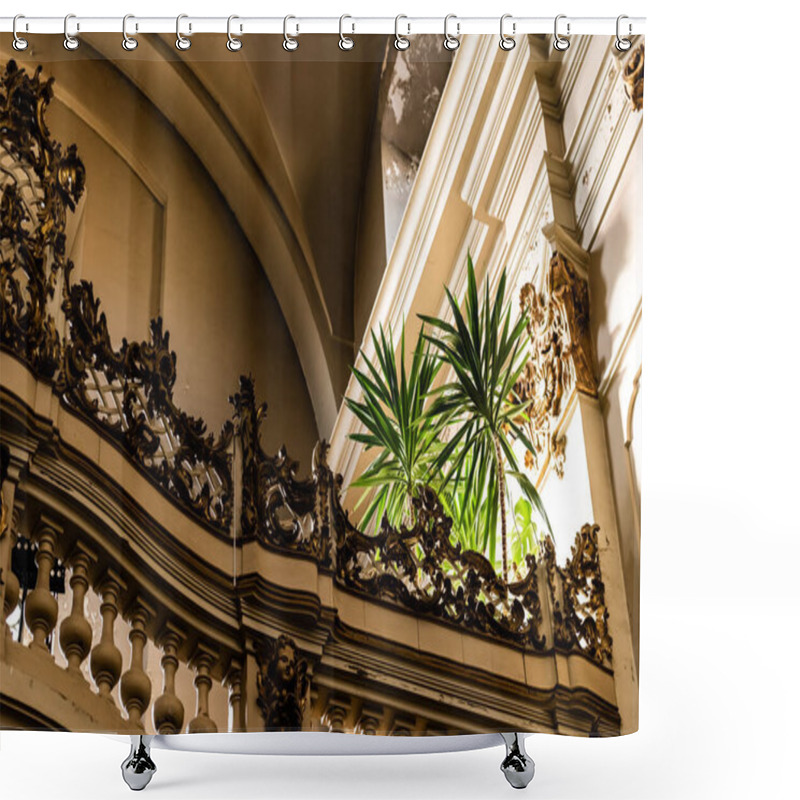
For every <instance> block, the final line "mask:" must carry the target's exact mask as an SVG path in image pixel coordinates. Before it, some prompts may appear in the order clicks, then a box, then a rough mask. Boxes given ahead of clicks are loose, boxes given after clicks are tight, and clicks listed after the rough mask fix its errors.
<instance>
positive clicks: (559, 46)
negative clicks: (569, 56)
mask: <svg viewBox="0 0 800 800" xmlns="http://www.w3.org/2000/svg"><path fill="white" fill-rule="evenodd" d="M566 18H567V15H566V14H559V15H558V16H557V17H556V21H555V22H554V23H553V47H555V49H556V50H558V51H559V52H562V53H563V52H564V50H566V49H567V48H568V47H569V39H565V38H564V37H563V36H560V35H559V33H558V21H559V20H560V19H566ZM567 36H569V22H567Z"/></svg>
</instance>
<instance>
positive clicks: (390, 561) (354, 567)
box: [334, 490, 545, 650]
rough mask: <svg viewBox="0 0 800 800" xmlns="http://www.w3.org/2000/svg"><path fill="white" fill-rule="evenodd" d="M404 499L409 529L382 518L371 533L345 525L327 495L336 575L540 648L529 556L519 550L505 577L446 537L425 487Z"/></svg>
mask: <svg viewBox="0 0 800 800" xmlns="http://www.w3.org/2000/svg"><path fill="white" fill-rule="evenodd" d="M412 502H413V503H414V507H415V518H416V523H415V525H414V527H413V528H411V529H407V528H405V527H402V528H401V529H400V530H395V529H393V528H391V527H390V526H389V525H388V523H387V522H386V520H385V519H384V522H383V524H382V526H381V529H380V532H379V533H378V534H377V535H376V536H366V535H365V534H363V533H361V532H360V531H358V530H357V529H356V528H355V527H353V525H352V524H351V523H350V521H349V519H348V517H347V515H346V514H345V513H344V512H343V511H342V509H341V507H340V506H339V504H338V502H335V504H334V527H335V530H336V537H337V563H336V575H337V577H338V578H339V580H341V581H342V582H344V583H345V585H347V586H351V587H354V588H356V589H358V590H360V591H362V592H364V593H366V594H367V595H369V596H370V597H383V598H387V599H391V600H394V601H396V602H399V603H400V604H402V605H404V606H405V607H406V608H409V609H411V610H412V611H414V612H416V613H421V614H429V615H431V616H434V617H439V618H441V619H444V620H446V621H448V622H451V623H455V624H457V625H459V626H461V627H464V628H469V629H472V630H476V631H479V632H481V633H485V634H489V635H492V636H496V637H499V638H502V639H505V640H511V641H514V642H517V643H518V644H520V645H523V646H526V647H529V648H532V649H536V650H541V649H543V648H544V645H545V639H544V636H542V635H541V634H540V631H539V627H540V625H541V622H542V610H541V604H540V601H539V594H538V585H537V581H536V562H535V559H534V557H533V556H532V555H530V554H529V555H528V556H526V565H527V568H528V572H527V576H526V577H525V578H523V579H522V580H520V581H516V582H514V583H505V582H504V581H503V580H501V578H500V577H499V576H498V575H497V574H496V573H495V571H494V568H493V567H492V565H491V563H490V562H489V561H488V560H487V559H486V558H485V557H484V556H483V555H481V554H480V553H477V552H474V551H472V550H462V549H461V546H460V545H459V544H453V543H452V541H451V537H450V528H451V525H452V522H451V520H450V519H449V518H448V517H447V516H446V515H445V513H444V511H443V509H442V505H441V503H440V502H439V500H438V498H437V497H436V495H435V494H434V493H433V492H432V491H430V490H425V491H424V492H423V493H422V495H421V496H420V497H418V498H415V499H414V500H413V501H412ZM446 565H449V566H446Z"/></svg>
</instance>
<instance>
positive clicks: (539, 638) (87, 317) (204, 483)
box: [0, 61, 611, 664]
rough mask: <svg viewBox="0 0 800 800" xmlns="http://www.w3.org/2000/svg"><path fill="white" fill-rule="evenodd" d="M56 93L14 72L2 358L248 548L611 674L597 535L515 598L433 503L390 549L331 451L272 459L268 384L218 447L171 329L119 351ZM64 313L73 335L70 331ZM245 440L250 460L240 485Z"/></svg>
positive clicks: (1, 275) (251, 397)
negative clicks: (350, 511) (332, 461)
mask: <svg viewBox="0 0 800 800" xmlns="http://www.w3.org/2000/svg"><path fill="white" fill-rule="evenodd" d="M52 83H53V82H52V79H50V80H48V81H47V82H42V81H41V80H40V73H39V70H37V71H36V72H35V73H34V75H33V76H32V77H31V76H29V75H28V74H27V73H25V72H24V71H23V70H20V69H19V68H18V67H17V66H16V65H15V64H14V62H13V61H11V62H9V64H8V65H7V67H6V70H5V74H4V75H3V76H2V78H0V166H1V167H2V170H0V188H1V189H2V198H1V199H0V287H1V290H0V344H1V345H2V348H3V349H4V350H6V351H7V352H10V353H12V354H13V355H14V356H15V357H16V358H18V359H20V360H22V361H23V362H24V363H25V364H26V365H27V366H28V367H29V369H30V370H31V371H32V372H33V373H34V374H35V375H36V376H37V377H38V378H39V379H41V380H44V381H47V382H48V383H50V385H51V386H52V388H53V391H54V392H55V394H56V395H57V396H58V398H59V399H60V401H61V402H62V403H63V404H64V405H65V406H67V407H68V408H69V409H71V410H72V411H73V412H74V413H76V414H78V415H80V416H81V417H82V418H83V419H84V420H86V421H88V422H89V423H90V424H91V425H92V426H94V427H95V428H96V429H97V430H99V431H100V432H101V433H102V434H103V435H104V436H106V437H107V438H108V439H109V440H111V441H113V442H114V443H115V444H116V445H117V446H118V447H119V448H120V450H121V451H122V452H123V453H124V454H125V456H126V457H127V458H129V459H130V460H131V461H132V462H133V463H135V464H136V465H137V466H138V467H139V468H140V469H141V470H142V472H143V473H145V474H146V475H148V476H149V477H150V479H151V480H152V481H153V482H154V483H155V484H156V485H157V486H158V487H159V488H160V489H161V490H162V491H163V492H164V493H165V494H167V496H169V497H170V498H171V499H172V500H173V501H174V502H175V503H176V504H177V505H179V506H180V507H181V509H183V510H184V511H185V512H186V513H188V514H190V515H192V517H194V518H195V519H198V520H200V521H202V522H203V523H204V524H205V525H207V526H209V527H210V528H212V529H215V530H217V531H231V532H232V531H233V530H234V529H238V530H240V531H241V533H242V535H243V537H244V538H245V539H247V538H253V537H256V538H258V539H259V540H260V541H262V542H263V543H264V544H265V545H266V546H268V547H271V548H276V549H278V550H282V551H288V552H292V553H295V554H298V555H300V556H302V557H305V558H309V559H312V560H314V561H315V562H316V563H317V565H318V567H319V569H320V570H322V571H327V572H330V573H333V575H334V576H335V579H336V580H337V581H338V582H339V583H340V584H341V585H344V586H346V587H347V588H348V589H350V590H351V591H355V592H357V593H361V594H363V595H366V596H368V597H369V598H372V599H380V600H384V601H386V602H390V603H393V604H396V605H398V606H400V607H403V608H406V609H409V610H411V611H413V612H414V613H416V614H421V615H426V616H431V617H434V618H436V619H439V620H441V621H444V622H447V623H449V624H452V625H455V626H458V627H460V628H463V629H467V630H470V631H474V632H476V633H480V634H484V635H488V636H491V637H494V638H497V639H500V640H502V641H505V642H509V643H512V644H514V645H516V646H518V647H522V648H525V649H530V650H542V649H544V648H546V647H549V646H551V644H554V646H556V647H558V648H561V649H564V650H567V651H574V652H580V653H585V654H586V655H588V656H589V657H591V658H592V659H594V660H595V661H596V662H597V663H600V664H608V663H609V662H610V655H611V640H610V638H609V636H608V632H607V624H606V618H607V612H606V610H605V602H604V589H603V584H602V581H601V579H600V568H599V561H598V553H597V531H596V529H593V528H589V527H585V528H584V529H583V530H582V531H581V532H580V533H579V534H578V537H577V539H576V544H575V547H574V548H573V556H572V558H571V559H570V561H569V562H568V563H567V565H566V566H565V567H563V568H562V567H559V566H558V565H556V564H555V555H554V549H553V546H552V542H550V543H549V544H548V541H547V540H546V541H545V546H544V560H543V562H542V564H539V563H537V561H536V559H534V558H533V556H528V557H527V559H526V566H527V573H526V576H525V577H524V578H522V579H521V580H518V581H516V582H513V583H506V582H504V581H503V580H502V579H501V578H500V577H499V576H498V575H497V573H496V572H495V571H494V569H493V567H492V565H491V564H490V562H489V561H487V559H485V558H484V557H483V556H482V555H480V554H479V553H476V552H471V551H464V550H462V549H461V548H460V546H458V545H456V544H453V543H452V542H451V539H450V521H449V520H448V519H447V517H446V516H445V515H444V513H443V511H442V508H441V506H440V505H439V503H438V502H437V500H436V498H435V497H434V496H433V495H432V494H426V495H425V496H424V497H422V498H420V499H419V500H418V501H417V505H416V510H417V521H416V524H415V525H414V526H413V527H412V528H411V529H405V528H403V529H401V530H394V529H392V528H390V527H389V526H388V525H387V524H385V523H384V524H383V526H382V527H381V529H380V531H379V532H378V534H377V535H375V536H368V535H365V534H364V533H362V532H360V531H358V530H357V529H356V528H355V527H354V526H353V525H352V523H351V522H350V520H349V518H348V515H347V513H346V512H345V511H344V510H343V508H342V504H341V478H340V476H338V475H334V474H333V473H332V471H331V470H330V468H329V467H328V465H327V462H326V453H327V444H326V443H325V442H324V441H323V442H320V443H319V445H318V446H317V448H316V450H315V453H314V459H313V470H312V474H311V476H310V477H309V478H307V479H304V480H301V479H298V477H297V469H298V465H297V463H296V462H294V461H292V460H291V459H290V458H289V457H288V455H287V453H286V451H285V449H281V450H280V451H279V452H278V454H277V455H276V456H274V457H273V456H269V455H267V454H266V453H265V452H264V451H263V449H262V448H261V445H260V441H259V426H260V424H261V423H262V422H263V420H264V418H265V415H266V405H265V404H260V405H258V404H257V403H256V400H255V390H254V386H253V381H252V379H250V378H246V377H243V378H241V379H240V387H239V392H238V393H236V394H235V395H234V396H233V397H231V398H230V400H231V403H232V405H233V408H234V414H233V420H232V421H230V422H226V423H225V425H224V426H223V428H222V431H221V433H220V434H219V435H218V436H216V437H215V436H214V435H212V434H208V433H207V432H206V424H205V423H204V421H203V420H202V419H200V418H196V417H192V416H189V415H188V414H186V413H185V412H183V411H182V410H181V409H179V408H178V407H177V406H176V404H175V402H174V398H173V387H174V385H175V378H176V366H177V357H176V355H175V353H174V352H172V351H171V350H170V349H169V333H168V332H167V331H165V330H164V327H163V323H162V321H161V319H157V320H154V321H153V322H152V323H151V336H150V340H149V341H147V342H132V343H131V342H128V341H126V340H124V339H123V341H122V344H121V346H120V347H119V348H116V349H115V348H114V347H113V346H112V344H111V339H110V336H109V332H108V327H107V322H106V317H105V314H104V313H103V312H102V311H101V310H100V301H99V299H96V298H95V296H94V290H93V287H92V284H91V283H90V282H88V281H85V280H81V281H78V282H76V283H72V281H71V275H72V272H73V265H72V263H71V262H70V261H69V260H68V259H67V258H66V255H65V253H66V244H65V239H66V235H65V230H66V214H67V211H68V210H72V209H74V207H75V204H76V203H77V202H78V201H79V200H80V197H81V194H82V191H83V187H84V181H85V174H84V168H83V165H82V163H81V161H80V159H79V158H78V156H77V151H76V148H75V146H74V145H72V146H70V147H69V148H67V150H66V151H63V149H62V147H61V146H60V145H59V144H57V143H55V142H53V141H52V140H51V137H50V135H49V132H48V130H47V127H46V125H45V122H44V113H45V109H46V107H47V104H48V103H49V101H50V98H51V97H52ZM61 314H63V324H59V323H58V322H57V320H58V319H60V315H61ZM59 328H61V330H59ZM234 437H236V439H237V440H238V442H239V446H240V452H241V459H240V461H241V469H240V470H239V471H238V473H237V474H234V470H233V458H232V452H233V444H234V442H233V440H234ZM237 487H238V488H239V490H240V495H239V496H240V497H241V512H240V515H239V520H238V521H235V520H234V519H233V514H234V510H233V498H234V495H235V489H236V488H237ZM235 522H238V526H236V525H235V524H234V523H235ZM543 565H544V566H543ZM545 573H546V574H545ZM549 609H552V614H550V611H549ZM549 619H552V624H550V623H549V622H548V620H549ZM550 628H552V629H553V630H554V631H555V633H554V634H553V635H548V629H550Z"/></svg>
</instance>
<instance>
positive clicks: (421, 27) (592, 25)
mask: <svg viewBox="0 0 800 800" xmlns="http://www.w3.org/2000/svg"><path fill="white" fill-rule="evenodd" d="M234 19H235V23H234V24H233V31H234V32H235V33H236V35H237V36H242V35H245V34H264V33H272V34H284V33H288V34H290V35H291V36H298V35H302V34H304V33H330V34H339V33H344V34H348V35H353V34H356V35H358V34H365V33H372V34H394V33H395V32H396V30H397V31H398V32H399V33H400V34H401V35H403V36H409V35H410V36H413V35H414V34H420V33H435V34H442V35H443V34H444V33H445V18H444V17H410V16H408V17H407V16H403V15H401V16H400V17H398V18H395V17H352V16H349V15H345V16H344V17H343V18H342V19H341V20H340V18H339V17H301V16H289V17H244V16H243V17H234ZM500 24H501V23H500V17H499V16H498V17H459V16H457V15H450V17H449V19H448V22H447V30H448V31H449V33H450V34H451V35H459V36H460V35H463V34H468V33H497V34H499V32H500ZM617 24H618V20H617V18H616V17H570V16H567V15H559V20H558V31H559V33H560V34H561V35H562V36H565V35H567V36H569V35H579V34H599V35H603V34H605V35H607V36H613V35H614V34H615V33H616V32H617ZM228 25H229V21H228V17H194V16H191V15H183V14H182V15H181V19H180V30H181V33H182V34H183V35H184V36H188V35H191V34H194V33H227V32H228ZM620 25H621V28H620V32H621V34H622V35H624V36H636V35H640V34H643V33H644V28H645V18H644V17H622V18H621V22H620ZM65 26H66V27H67V29H68V33H69V34H70V35H71V36H77V35H80V34H82V33H122V30H123V18H122V17H121V16H120V17H82V16H79V15H73V14H70V15H68V17H66V18H65V17H35V16H31V17H26V16H24V15H20V16H18V17H17V23H16V32H17V34H19V35H23V34H37V33H42V34H61V35H64V33H65ZM176 26H177V19H176V18H175V17H137V16H135V15H129V16H128V17H127V22H126V23H125V31H126V32H127V34H128V35H129V36H135V35H136V34H141V33H175V32H176ZM395 26H397V28H396V27H395ZM554 27H555V18H554V17H514V16H511V15H508V14H507V15H505V19H504V22H503V30H504V32H505V33H506V34H507V35H509V36H514V35H520V34H526V33H546V34H552V33H553V31H554ZM13 30H14V17H0V32H4V33H11V32H12V31H13Z"/></svg>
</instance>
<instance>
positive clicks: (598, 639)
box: [544, 525, 611, 664]
mask: <svg viewBox="0 0 800 800" xmlns="http://www.w3.org/2000/svg"><path fill="white" fill-rule="evenodd" d="M599 530H600V529H599V527H598V526H597V525H584V526H583V527H582V528H581V530H580V533H578V535H577V536H576V537H575V543H574V544H573V545H572V553H571V556H570V558H569V559H568V561H567V563H566V565H565V566H564V567H559V566H558V565H557V564H556V560H555V547H554V545H553V542H552V540H551V539H549V538H546V539H545V540H544V561H545V565H546V568H547V579H548V583H549V585H550V595H551V602H552V614H553V638H554V641H555V645H556V647H558V648H560V649H562V650H567V651H571V650H575V649H578V650H580V651H581V652H584V653H586V654H587V655H589V656H590V657H591V658H592V659H593V660H594V661H596V662H597V663H598V664H610V663H611V636H610V635H609V633H608V610H607V609H606V606H605V587H604V586H603V581H602V579H601V576H600V559H599V556H598V549H597V548H598V544H597V536H598V532H599Z"/></svg>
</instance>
